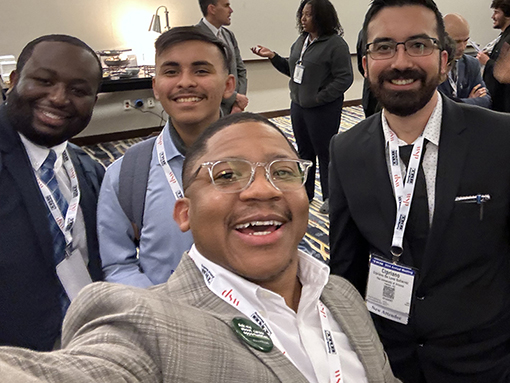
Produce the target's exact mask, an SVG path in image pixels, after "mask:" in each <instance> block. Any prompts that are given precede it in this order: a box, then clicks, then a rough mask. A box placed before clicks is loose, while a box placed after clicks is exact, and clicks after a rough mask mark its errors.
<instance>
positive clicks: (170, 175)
mask: <svg viewBox="0 0 510 383" xmlns="http://www.w3.org/2000/svg"><path fill="white" fill-rule="evenodd" d="M163 132H164V130H163V131H161V133H160V134H159V136H158V138H157V139H156V150H157V152H158V161H159V164H160V165H161V167H162V168H163V171H164V172H165V176H166V180H167V181H168V183H169V184H170V188H171V189H172V193H174V196H175V199H176V200H178V199H180V198H182V197H184V193H183V191H182V188H181V185H179V182H178V181H177V178H176V177H175V174H174V172H173V171H172V168H171V167H170V165H169V164H168V161H167V159H166V158H167V157H166V152H165V144H164V142H163Z"/></svg>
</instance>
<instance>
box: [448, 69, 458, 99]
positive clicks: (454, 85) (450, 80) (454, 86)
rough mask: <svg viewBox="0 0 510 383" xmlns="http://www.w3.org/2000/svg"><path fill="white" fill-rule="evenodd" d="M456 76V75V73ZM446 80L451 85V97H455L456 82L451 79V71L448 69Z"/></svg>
mask: <svg viewBox="0 0 510 383" xmlns="http://www.w3.org/2000/svg"><path fill="white" fill-rule="evenodd" d="M457 77H458V75H457ZM448 82H449V83H450V86H451V87H452V90H453V92H452V95H453V97H457V83H456V82H455V81H453V76H452V72H451V71H450V73H448Z"/></svg>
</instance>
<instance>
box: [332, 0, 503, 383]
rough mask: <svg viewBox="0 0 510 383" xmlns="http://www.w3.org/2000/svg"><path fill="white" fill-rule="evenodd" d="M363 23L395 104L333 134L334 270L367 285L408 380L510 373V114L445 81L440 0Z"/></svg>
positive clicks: (370, 66)
mask: <svg viewBox="0 0 510 383" xmlns="http://www.w3.org/2000/svg"><path fill="white" fill-rule="evenodd" d="M364 31H365V33H366V36H367V41H368V44H367V55H366V56H365V58H364V65H365V68H366V70H367V76H368V79H369V81H370V85H371V87H372V90H373V91H374V93H375V94H376V96H377V97H378V99H379V101H380V103H381V105H382V106H383V111H382V114H381V113H378V114H375V115H374V116H372V117H371V118H368V119H366V120H365V121H363V122H361V123H360V124H358V125H357V126H356V127H353V128H352V129H351V130H349V131H347V132H346V133H343V134H340V135H337V136H335V137H334V138H333V140H332V144H331V145H332V146H331V153H332V156H331V170H330V171H331V176H330V185H331V192H330V195H331V204H330V207H331V210H330V219H331V226H330V239H331V263H330V266H331V269H332V272H333V273H336V274H339V275H343V276H345V277H346V278H347V279H348V280H350V281H351V282H353V283H354V285H355V286H356V287H357V288H358V290H359V291H361V292H365V289H366V290H367V295H366V297H367V305H368V307H369V309H370V310H371V311H372V312H374V313H375V312H377V313H378V314H374V315H373V318H374V323H375V325H376V328H377V330H378V332H379V335H380V336H381V340H382V342H383V344H384V346H385V350H386V352H387V353H388V356H389V358H390V362H391V364H392V368H393V369H394V371H395V375H396V376H397V377H399V378H401V379H402V380H403V381H404V382H412V383H420V382H434V383H435V382H448V383H457V382H463V383H466V382H473V383H474V382H508V381H509V380H508V379H509V378H510V376H509V375H508V374H509V368H510V352H509V351H510V329H509V327H508V323H510V322H509V320H510V279H509V278H508V275H509V273H510V262H509V259H510V250H509V249H510V237H509V235H508V233H509V232H510V220H509V217H510V167H507V166H503V167H502V166H501V164H506V163H509V162H510V152H509V151H508V147H509V146H510V130H509V129H508V127H509V126H510V116H507V115H502V114H499V113H494V112H492V111H490V110H487V109H484V108H472V107H469V106H467V105H464V104H461V103H455V102H452V101H451V100H449V99H448V98H446V97H443V96H441V95H440V94H439V93H438V92H437V90H436V88H437V86H438V84H439V82H440V81H441V78H442V76H444V74H445V71H446V63H447V56H448V55H447V52H446V51H444V50H443V46H444V45H443V44H444V39H445V31H444V26H443V19H442V17H441V14H440V13H439V11H438V9H437V7H436V5H435V3H434V2H433V1H431V0H376V1H374V2H373V3H372V5H371V7H370V9H369V11H368V13H367V15H366V18H365V23H364ZM422 140H423V141H422ZM408 144H412V145H411V147H409V145H408ZM406 146H408V147H407V148H406ZM423 146H425V148H424V149H425V150H424V151H423V150H422V147H423ZM406 149H412V154H413V155H412V156H411V159H410V161H409V165H406V166H404V164H403V162H404V161H405V159H402V161H401V159H400V158H399V153H400V155H401V156H402V157H404V156H403V154H404V153H405V151H406ZM408 153H409V152H408ZM420 157H421V158H422V164H420ZM408 158H409V157H408ZM406 169H409V170H408V171H407V174H406V177H407V178H406V183H405V185H404V184H403V183H402V182H401V181H402V179H403V178H402V177H403V175H404V174H405V171H406ZM413 188H414V189H413ZM411 193H414V194H412V195H410V194H411ZM397 197H398V201H397ZM400 201H402V203H400ZM397 206H398V208H397ZM409 207H410V211H408V208H409ZM402 251H403V252H402ZM369 254H372V256H371V257H370V266H369ZM394 260H395V261H397V263H393V262H392V261H394ZM392 273H394V274H392ZM397 274H398V275H397ZM381 275H383V276H381ZM384 275H386V276H384ZM367 276H368V277H369V278H370V280H369V283H368V285H367ZM413 276H414V277H413ZM392 277H393V280H392ZM406 322H407V324H406Z"/></svg>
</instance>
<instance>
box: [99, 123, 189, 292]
mask: <svg viewBox="0 0 510 383" xmlns="http://www.w3.org/2000/svg"><path fill="white" fill-rule="evenodd" d="M163 142H164V144H165V149H166V157H167V160H168V163H169V165H170V167H171V168H172V171H173V172H174V174H175V176H176V178H177V180H178V182H179V185H181V187H182V176H181V172H182V164H183V161H184V156H183V155H182V154H181V153H180V152H179V151H178V150H177V148H176V147H175V144H174V143H173V141H172V139H171V137H170V130H169V123H168V122H167V124H166V125H165V128H164V129H163ZM121 164H122V158H120V159H118V160H117V161H115V162H114V163H113V164H111V165H110V167H109V168H108V169H107V171H106V174H105V177H104V180H103V184H102V186H101V192H100V194H99V201H98V206H97V208H98V213H97V226H98V238H99V250H100V254H101V260H102V262H103V271H104V273H105V279H106V280H107V281H109V282H117V283H123V284H127V285H132V286H138V287H149V286H152V285H155V284H159V283H164V282H166V281H167V279H168V278H169V277H170V275H171V274H172V273H173V272H174V270H175V268H176V267H177V265H178V264H179V261H180V260H181V256H182V254H183V253H184V251H187V250H189V249H190V248H191V245H192V244H193V239H192V236H191V232H186V233H183V232H181V230H180V229H179V226H178V225H177V223H176V222H175V221H174V220H173V209H174V205H175V197H174V194H173V193H172V190H171V188H170V185H169V184H168V181H167V179H166V177H165V174H164V171H163V168H162V167H161V165H160V164H159V162H158V158H157V150H156V146H155V145H154V148H153V150H152V160H151V164H150V172H149V180H148V184H147V195H146V198H145V210H144V216H143V221H144V224H143V228H142V230H141V232H140V249H139V256H138V257H137V252H136V250H137V249H136V246H135V243H134V242H133V239H134V231H133V227H132V225H131V222H130V221H129V219H128V218H127V217H126V215H125V214H124V211H123V210H122V208H121V206H120V203H119V199H118V193H119V173H120V167H121Z"/></svg>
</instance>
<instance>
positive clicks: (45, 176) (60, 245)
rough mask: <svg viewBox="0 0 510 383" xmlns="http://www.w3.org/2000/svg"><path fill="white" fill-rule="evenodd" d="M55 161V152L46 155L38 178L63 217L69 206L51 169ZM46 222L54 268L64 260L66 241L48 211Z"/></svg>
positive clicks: (51, 151)
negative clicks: (50, 238) (51, 195)
mask: <svg viewBox="0 0 510 383" xmlns="http://www.w3.org/2000/svg"><path fill="white" fill-rule="evenodd" d="M56 159H57V155H56V154H55V151H53V150H50V154H48V157H46V160H45V161H44V163H43V164H42V166H41V168H40V169H39V178H40V179H41V181H42V182H44V183H45V184H46V186H48V188H49V189H50V191H51V194H53V198H54V199H55V201H56V202H57V205H58V207H59V209H60V212H61V213H62V216H63V217H65V215H66V212H67V208H68V206H69V205H68V203H67V201H66V199H65V198H64V196H63V195H62V192H61V191H60V189H59V187H58V182H57V179H56V178H55V171H54V170H53V167H54V166H55V161H56ZM48 220H49V223H50V231H51V236H52V238H53V255H54V259H55V266H56V265H58V264H59V263H60V262H62V260H63V259H64V255H65V247H66V241H65V237H64V234H63V233H62V231H61V230H60V228H59V226H58V224H57V223H56V222H55V219H54V218H53V215H52V214H51V212H50V210H49V209H48Z"/></svg>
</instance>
